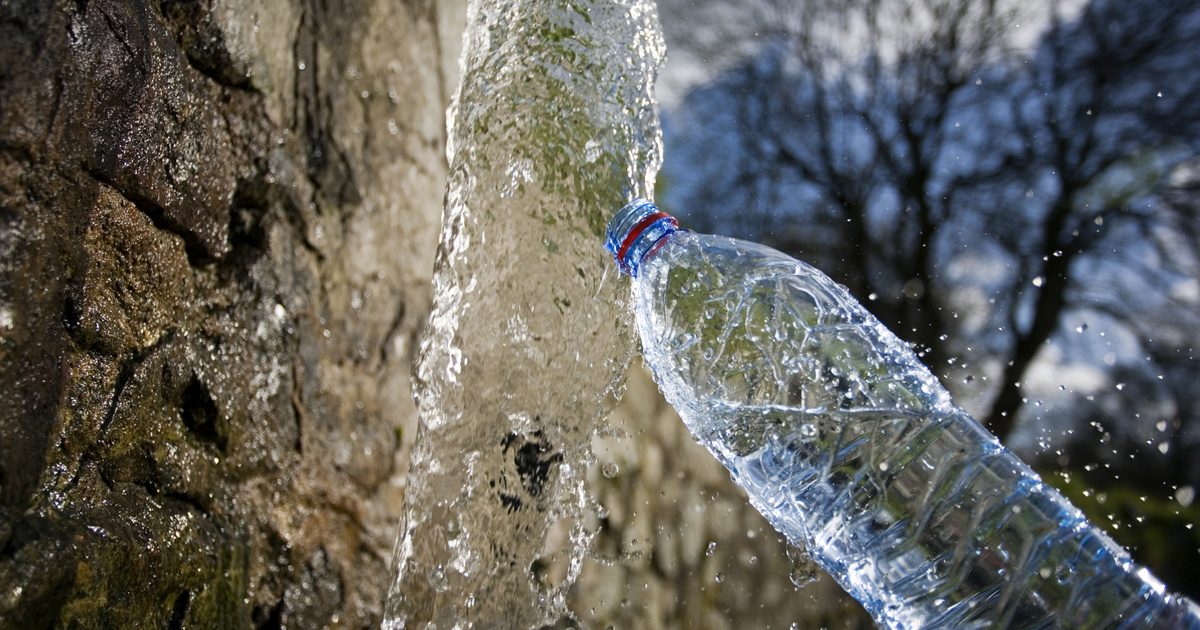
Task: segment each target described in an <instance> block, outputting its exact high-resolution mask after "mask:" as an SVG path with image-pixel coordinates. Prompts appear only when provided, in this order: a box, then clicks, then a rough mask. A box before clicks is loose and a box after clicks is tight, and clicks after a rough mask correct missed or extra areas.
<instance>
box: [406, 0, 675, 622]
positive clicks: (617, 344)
mask: <svg viewBox="0 0 1200 630" xmlns="http://www.w3.org/2000/svg"><path fill="white" fill-rule="evenodd" d="M662 54H663V44H662V37H661V33H660V29H659V25H658V19H657V15H656V13H655V8H654V3H653V2H652V1H650V0H619V1H614V0H579V1H571V0H503V1H484V0H472V1H471V2H470V6H469V8H468V25H467V33H466V40H465V47H464V52H463V58H462V82H461V84H460V86H459V89H458V93H457V95H456V97H455V101H454V105H453V106H452V108H451V111H450V115H449V119H450V125H451V129H450V133H449V138H450V140H449V148H448V154H449V160H450V166H451V175H450V184H449V191H448V193H447V197H446V210H445V214H444V217H443V226H442V235H441V245H440V248H439V251H438V257H437V263H436V269H435V274H434V300H435V303H434V311H433V314H432V316H431V320H430V326H429V329H428V330H427V331H426V333H425V337H424V339H423V341H422V343H421V352H420V357H419V359H418V364H417V368H416V384H417V388H416V389H417V392H418V394H417V399H418V400H417V402H418V406H419V408H420V413H421V432H420V434H419V436H418V437H417V443H416V448H415V452H414V454H413V457H412V462H411V473H410V475H409V485H408V488H407V498H406V503H407V507H406V511H405V524H404V526H403V527H402V530H401V532H400V537H399V539H398V541H397V544H396V558H395V561H396V567H397V568H396V575H395V578H394V580H393V583H392V585H391V589H390V591H389V594H388V601H387V607H386V611H385V622H384V627H388V628H392V627H404V626H419V625H420V624H422V623H424V622H433V623H434V624H435V625H436V626H437V627H451V626H456V627H470V626H471V625H474V624H475V623H480V624H481V625H489V624H495V623H497V622H498V620H503V624H502V625H504V626H506V627H530V626H536V625H538V624H544V623H549V622H553V621H555V620H557V619H559V618H560V617H561V616H562V615H563V614H565V595H566V591H567V588H568V587H569V586H570V584H571V583H572V581H573V579H574V577H575V576H576V575H577V574H578V572H579V567H580V565H581V561H582V557H583V554H584V553H585V551H586V548H587V543H588V539H589V533H588V531H587V530H586V527H585V526H584V525H583V522H584V519H583V518H581V517H582V515H583V510H584V509H585V506H586V505H587V504H588V502H587V501H586V499H585V491H584V487H583V480H584V472H585V467H586V462H587V461H588V459H589V457H590V453H589V452H588V445H589V444H590V438H591V435H592V433H593V431H594V428H595V427H596V426H597V424H598V423H599V421H600V420H601V418H602V415H603V412H602V403H601V401H602V399H603V397H604V395H605V394H606V392H608V391H609V389H610V388H611V387H612V384H613V383H614V381H615V379H616V378H617V376H618V374H619V373H620V371H621V369H622V368H623V366H624V363H625V362H626V361H627V359H628V357H629V356H631V353H632V347H631V341H630V340H631V339H632V335H631V334H629V332H628V330H626V325H627V324H626V322H625V321H624V320H623V319H622V318H621V316H619V314H620V313H624V312H625V311H626V309H623V308H614V306H613V304H614V303H619V302H620V301H622V300H624V299H625V298H624V292H620V291H618V286H619V283H617V282H615V281H612V280H613V279H610V281H609V282H605V281H604V280H605V274H606V272H607V269H608V268H609V267H611V261H610V260H607V259H605V257H604V256H603V255H602V252H601V250H600V248H599V245H598V244H599V243H600V242H601V240H602V234H603V229H604V225H605V221H606V219H607V215H608V214H609V213H610V212H611V211H612V209H613V208H618V207H620V206H621V205H622V203H623V202H624V201H625V199H626V198H628V197H630V196H634V195H649V194H650V192H651V189H652V186H653V177H654V174H655V172H656V171H657V168H658V165H659V163H660V161H661V143H660V138H659V128H658V116H657V111H656V108H655V103H654V100H653V97H652V94H651V86H652V85H653V81H654V75H655V73H656V71H657V68H658V65H659V63H660V61H661V58H662Z"/></svg>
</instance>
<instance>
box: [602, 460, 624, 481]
mask: <svg viewBox="0 0 1200 630" xmlns="http://www.w3.org/2000/svg"><path fill="white" fill-rule="evenodd" d="M600 472H602V473H603V474H604V477H605V478H607V479H612V478H614V477H616V476H617V475H619V474H621V467H620V466H618V465H617V463H616V462H604V465H603V466H601V467H600Z"/></svg>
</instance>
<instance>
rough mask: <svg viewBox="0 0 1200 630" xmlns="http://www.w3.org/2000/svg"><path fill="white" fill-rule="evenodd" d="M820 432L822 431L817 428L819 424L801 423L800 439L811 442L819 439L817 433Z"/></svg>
mask: <svg viewBox="0 0 1200 630" xmlns="http://www.w3.org/2000/svg"><path fill="white" fill-rule="evenodd" d="M819 433H820V431H819V430H818V429H817V425H815V424H813V423H811V422H805V423H804V424H802V425H800V441H802V442H811V441H813V440H815V439H817V435H818V434H819Z"/></svg>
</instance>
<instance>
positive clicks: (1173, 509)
mask: <svg viewBox="0 0 1200 630" xmlns="http://www.w3.org/2000/svg"><path fill="white" fill-rule="evenodd" d="M676 4H677V3H674V2H671V1H669V0H667V1H665V2H664V3H663V13H664V17H663V23H664V26H665V27H666V29H667V35H668V44H669V45H671V44H673V45H674V48H673V50H674V51H677V52H678V51H682V54H683V55H690V56H692V57H693V58H694V59H695V60H697V61H698V62H700V63H702V64H705V65H706V66H707V67H709V68H721V70H720V71H719V72H715V73H714V78H713V79H712V80H711V81H708V82H706V83H704V84H702V85H701V86H700V87H697V88H694V89H691V90H690V91H688V92H687V93H686V94H685V95H684V96H683V98H682V99H681V100H680V102H679V103H678V104H677V105H676V106H674V107H672V106H671V105H670V104H668V106H667V107H666V112H665V119H666V130H667V131H666V139H667V156H668V157H667V163H666V168H665V172H664V180H665V185H664V192H663V195H662V201H663V203H664V205H665V206H666V207H668V208H670V209H671V210H674V211H676V212H678V213H680V214H682V215H684V216H685V217H686V218H687V220H688V222H689V223H690V224H691V225H692V226H694V227H696V228H697V229H700V230H705V231H712V232H717V233H723V234H729V235H731V236H738V237H745V238H751V239H753V240H758V241H762V242H765V243H768V244H770V245H772V246H775V247H777V248H779V249H781V250H783V251H786V252H789V253H791V254H793V255H796V256H798V257H800V258H802V259H805V260H809V261H812V262H814V263H815V264H817V265H818V266H819V267H821V268H822V269H824V270H825V271H826V272H828V273H830V275H831V276H833V277H834V278H835V279H837V280H838V281H840V282H842V283H844V284H845V285H847V287H849V289H850V290H851V292H852V293H853V294H854V295H856V296H857V297H858V298H859V299H861V300H863V302H864V303H865V304H866V305H867V307H868V308H869V309H870V310H871V311H872V312H874V313H875V314H876V315H877V316H878V317H879V318H880V319H881V320H883V321H884V322H885V323H886V324H887V325H888V326H889V327H891V328H892V329H893V330H894V331H896V332H897V334H898V335H899V336H901V337H902V338H904V339H906V340H908V341H909V342H910V343H912V344H913V345H914V346H915V347H916V348H917V350H918V352H919V353H920V354H921V355H922V357H923V358H924V360H925V362H926V363H927V364H928V365H929V366H930V367H931V368H932V370H933V371H934V373H935V374H937V375H938V376H939V377H940V378H941V379H942V381H943V383H944V384H946V385H947V386H948V387H949V388H950V389H951V391H952V392H954V394H955V395H956V398H957V399H958V400H959V402H960V404H963V405H964V406H965V407H967V408H968V409H969V410H970V411H972V412H973V413H975V414H976V417H978V418H980V420H981V421H984V422H986V424H988V425H989V427H990V428H991V429H992V430H993V431H994V432H996V433H997V434H998V435H999V436H1001V438H1003V439H1005V440H1006V441H1008V442H1009V443H1010V444H1012V445H1013V446H1014V447H1016V448H1018V450H1019V451H1021V452H1022V454H1023V455H1024V456H1026V457H1027V458H1033V459H1034V461H1035V464H1036V465H1038V467H1039V468H1041V469H1042V470H1043V471H1044V472H1050V471H1055V474H1051V475H1048V479H1049V481H1051V482H1053V483H1055V484H1056V485H1058V486H1059V487H1061V488H1062V489H1063V490H1064V491H1065V492H1066V493H1067V494H1068V495H1070V497H1071V498H1072V499H1073V500H1075V501H1076V502H1077V503H1079V504H1080V505H1081V507H1083V508H1085V510H1086V511H1088V514H1089V516H1090V517H1091V518H1093V519H1094V520H1097V521H1098V522H1101V523H1103V524H1106V525H1108V526H1109V529H1110V531H1111V532H1112V533H1113V534H1114V535H1115V537H1116V538H1117V539H1118V540H1119V541H1121V542H1122V543H1124V544H1126V545H1128V546H1130V547H1132V548H1133V551H1134V553H1135V557H1137V558H1138V559H1139V560H1140V561H1143V562H1147V563H1150V564H1151V565H1152V566H1153V568H1154V569H1155V570H1156V572H1157V573H1158V574H1159V575H1160V576H1161V577H1162V578H1163V579H1165V580H1167V581H1168V582H1169V583H1170V584H1171V585H1172V587H1173V588H1176V589H1180V590H1184V591H1186V592H1190V593H1191V594H1193V595H1196V594H1198V593H1200V578H1198V577H1197V575H1196V574H1195V572H1194V571H1193V570H1190V567H1191V566H1193V565H1194V563H1195V562H1196V561H1197V560H1200V554H1198V553H1197V548H1198V547H1200V537H1198V534H1197V532H1196V530H1195V529H1194V528H1193V525H1194V524H1195V523H1196V522H1197V521H1198V520H1200V517H1198V516H1197V512H1196V509H1195V507H1194V506H1193V505H1192V502H1193V500H1194V498H1195V497H1194V495H1195V491H1194V488H1195V487H1196V485H1197V483H1198V482H1200V462H1197V461H1196V459H1195V458H1193V457H1191V456H1190V455H1191V454H1192V453H1194V452H1195V450H1196V448H1197V440H1198V439H1200V435H1198V434H1200V422H1198V421H1197V415H1198V413H1200V412H1198V409H1197V403H1198V402H1200V392H1198V390H1197V389H1196V387H1195V385H1194V384H1195V383H1196V382H1197V381H1198V380H1200V364H1198V363H1197V361H1196V358H1195V350H1194V346H1195V341H1196V339H1197V334H1198V333H1197V331H1200V309H1198V308H1197V307H1198V306H1200V283H1198V281H1197V279H1198V278H1200V269H1198V265H1200V251H1198V247H1200V245H1198V243H1200V240H1198V239H1197V236H1198V234H1197V231H1198V229H1200V218H1198V215H1200V213H1198V210H1200V207H1198V205H1200V190H1198V189H1197V187H1198V185H1200V160H1198V159H1197V158H1196V156H1197V154H1198V151H1197V149H1198V148H1200V73H1198V72H1197V71H1196V68H1197V66H1198V65H1200V48H1198V47H1197V46H1195V42H1196V41H1200V5H1198V4H1197V3H1195V2H1190V1H1187V0H1164V1H1154V2H1117V1H1112V0H1093V1H1092V2H1087V3H1080V2H1076V3H1063V2H1051V3H1042V2H1032V1H1029V0H1025V1H1020V0H1018V1H1014V2H1002V1H998V0H850V1H846V2H838V3H818V2H799V3H797V2H790V1H787V0H751V1H749V2H744V3H740V4H737V5H719V4H717V3H712V4H706V5H702V6H700V7H695V6H691V7H688V9H687V10H686V11H685V10H683V7H681V6H676ZM723 11H724V12H729V11H733V12H735V13H736V15H726V16H725V18H722V12H723ZM689 16H692V19H689ZM704 23H707V24H721V25H722V26H720V27H718V28H716V29H714V28H711V27H709V28H705V27H702V26H700V24H704Z"/></svg>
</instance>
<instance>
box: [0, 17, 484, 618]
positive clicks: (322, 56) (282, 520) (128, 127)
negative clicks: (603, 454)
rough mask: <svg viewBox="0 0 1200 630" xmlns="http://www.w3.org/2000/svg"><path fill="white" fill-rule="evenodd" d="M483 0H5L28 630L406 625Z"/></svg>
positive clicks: (3, 337)
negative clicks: (413, 486)
mask: <svg viewBox="0 0 1200 630" xmlns="http://www.w3.org/2000/svg"><path fill="white" fill-rule="evenodd" d="M464 19H465V14H464V9H463V6H462V3H461V2H437V1H434V0H425V1H423V0H349V1H346V2H328V1H326V0H272V1H267V0H199V1H194V0H158V1H154V2H119V1H115V0H62V1H53V2H50V1H46V0H14V1H6V2H0V392H3V394H2V395H0V627H4V628H8V627H14V628H18V627H19V628H36V627H45V626H71V627H246V626H250V625H254V626H259V627H279V626H283V627H303V628H315V627H322V626H326V625H332V626H345V627H363V626H368V625H373V624H375V623H376V622H377V619H378V615H379V613H380V610H381V607H382V601H381V600H382V598H383V593H384V588H385V587H386V584H387V583H388V572H389V567H388V562H389V560H390V557H391V548H392V544H393V539H394V536H395V532H396V528H397V524H398V522H397V521H398V518H399V513H400V509H399V507H400V503H401V501H402V500H403V487H404V478H405V473H406V462H407V455H406V453H407V448H408V446H409V444H410V442H411V439H412V436H413V435H414V433H415V426H416V419H415V412H414V409H413V405H412V402H411V394H410V390H409V373H410V363H411V355H412V349H413V346H414V344H413V339H414V337H415V335H416V334H417V332H418V330H419V329H420V327H421V326H422V325H423V323H424V320H425V317H426V314H427V312H428V309H429V297H428V295H429V289H428V282H429V275H430V272H431V270H432V259H433V248H434V246H435V243H436V240H437V239H436V232H437V229H436V225H437V221H438V218H439V216H440V208H441V199H442V195H443V188H444V185H445V164H444V161H445V156H444V153H445V148H444V145H445V125H444V107H445V105H446V103H447V101H448V99H449V96H450V93H451V91H452V90H453V86H454V82H455V80H456V78H455V68H456V67H457V55H458V47H459V45H460V33H461V29H462V23H463V21H464Z"/></svg>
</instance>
